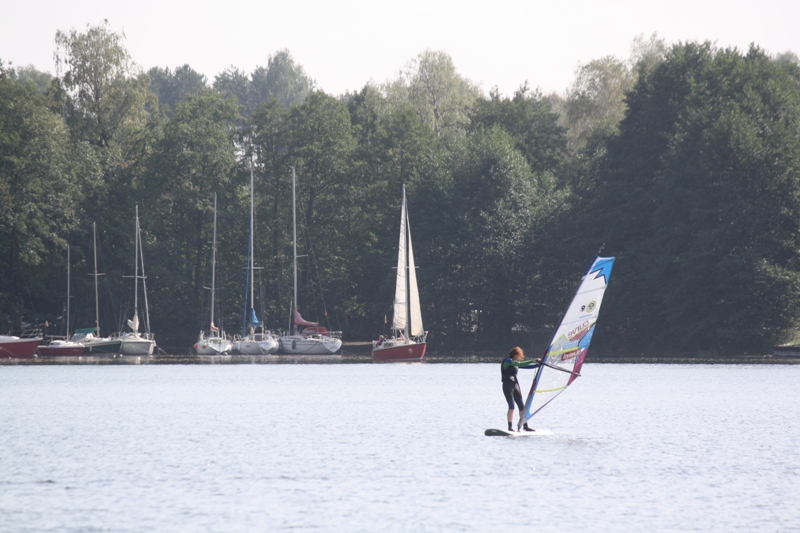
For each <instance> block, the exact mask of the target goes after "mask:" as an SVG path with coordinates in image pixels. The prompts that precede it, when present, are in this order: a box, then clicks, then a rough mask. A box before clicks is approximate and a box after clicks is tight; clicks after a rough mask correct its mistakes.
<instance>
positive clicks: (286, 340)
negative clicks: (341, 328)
mask: <svg viewBox="0 0 800 533" xmlns="http://www.w3.org/2000/svg"><path fill="white" fill-rule="evenodd" d="M341 347H342V341H341V339H335V338H333V337H327V336H324V335H320V336H318V337H317V336H315V337H303V336H302V335H289V336H286V337H281V353H284V354H294V355H302V354H308V355H330V354H335V353H336V352H338V351H339V348H341Z"/></svg>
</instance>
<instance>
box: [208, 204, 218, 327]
mask: <svg viewBox="0 0 800 533" xmlns="http://www.w3.org/2000/svg"><path fill="white" fill-rule="evenodd" d="M212 235H213V237H212V252H211V326H213V325H214V292H215V288H214V287H215V281H216V274H217V193H214V232H213V234H212ZM209 332H210V333H211V334H213V331H209ZM209 336H211V335H209Z"/></svg>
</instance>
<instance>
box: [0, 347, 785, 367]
mask: <svg viewBox="0 0 800 533" xmlns="http://www.w3.org/2000/svg"><path fill="white" fill-rule="evenodd" d="M504 355H505V353H499V352H498V353H487V352H480V353H477V352H476V353H466V354H454V353H436V352H431V353H428V354H426V355H425V359H424V361H423V362H424V363H426V364H448V363H449V364H461V363H497V362H499V361H501V360H502V358H503V357H504ZM131 364H132V365H204V364H372V355H371V353H369V352H367V353H363V352H362V353H357V352H353V351H348V350H346V349H343V350H342V353H341V354H336V355H216V356H212V355H150V356H136V355H91V356H77V357H75V356H72V357H58V356H55V357H32V358H24V359H12V358H0V366H3V365H6V366H14V365H39V366H42V365H44V366H47V365H131ZM586 364H681V365H685V364H703V365H709V364H711V365H715V364H717V365H718V364H722V365H731V364H747V365H753V364H781V365H794V364H800V356H796V355H776V354H769V355H738V356H724V357H721V356H720V357H715V356H645V355H640V356H620V357H611V356H602V355H597V356H593V355H592V354H589V356H588V357H587V358H586Z"/></svg>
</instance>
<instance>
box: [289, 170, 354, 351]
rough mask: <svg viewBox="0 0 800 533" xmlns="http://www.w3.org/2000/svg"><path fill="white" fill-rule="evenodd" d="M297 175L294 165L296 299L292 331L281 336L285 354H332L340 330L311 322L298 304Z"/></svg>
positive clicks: (336, 348)
mask: <svg viewBox="0 0 800 533" xmlns="http://www.w3.org/2000/svg"><path fill="white" fill-rule="evenodd" d="M296 182H297V179H296V176H295V170H294V167H292V231H293V238H292V242H293V245H294V299H293V300H292V322H293V326H292V331H291V333H290V334H289V335H282V336H281V338H280V350H281V353H284V354H297V355H300V354H304V355H332V354H335V353H336V352H338V351H339V348H341V347H342V340H341V338H339V337H340V336H341V333H340V332H333V331H328V329H327V328H326V327H324V326H320V325H319V324H318V323H317V322H309V321H307V320H305V319H303V317H302V316H301V315H300V311H299V310H298V305H297V197H296Z"/></svg>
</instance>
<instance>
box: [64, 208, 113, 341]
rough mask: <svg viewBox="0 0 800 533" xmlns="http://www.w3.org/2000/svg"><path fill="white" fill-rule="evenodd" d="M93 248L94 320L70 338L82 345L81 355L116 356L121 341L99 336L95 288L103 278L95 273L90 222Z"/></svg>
mask: <svg viewBox="0 0 800 533" xmlns="http://www.w3.org/2000/svg"><path fill="white" fill-rule="evenodd" d="M92 234H93V240H92V243H93V248H94V272H92V273H91V274H89V275H90V276H93V277H94V320H95V326H94V327H93V328H82V329H76V330H75V333H74V334H73V335H72V337H71V338H70V340H71V341H73V342H79V343H81V344H83V355H93V354H117V353H119V348H120V345H121V344H122V341H121V340H119V339H112V338H109V337H102V336H101V335H100V291H99V290H98V287H97V278H99V277H100V276H104V275H105V274H101V273H99V272H97V223H96V222H92Z"/></svg>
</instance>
